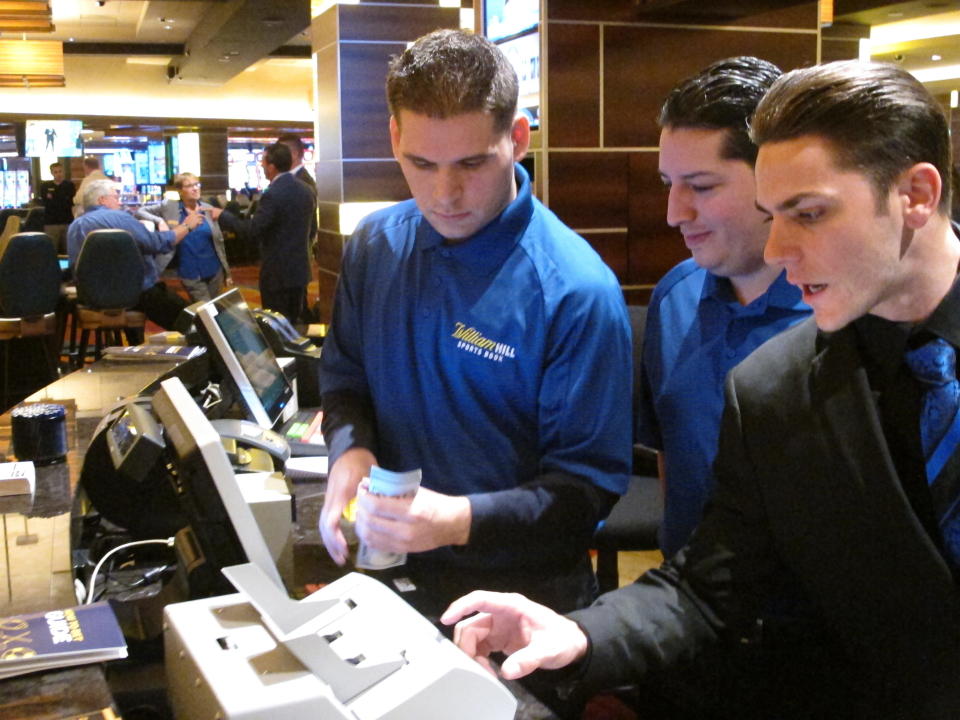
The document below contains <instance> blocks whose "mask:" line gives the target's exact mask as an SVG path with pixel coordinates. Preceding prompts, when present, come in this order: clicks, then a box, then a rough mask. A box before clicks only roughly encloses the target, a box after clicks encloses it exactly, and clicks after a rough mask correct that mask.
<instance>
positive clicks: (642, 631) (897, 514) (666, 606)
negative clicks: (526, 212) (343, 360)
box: [443, 62, 960, 720]
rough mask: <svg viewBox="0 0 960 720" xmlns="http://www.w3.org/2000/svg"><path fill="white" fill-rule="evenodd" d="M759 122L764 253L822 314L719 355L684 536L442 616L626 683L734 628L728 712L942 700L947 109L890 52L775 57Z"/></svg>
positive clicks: (951, 443) (526, 663) (946, 687)
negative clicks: (645, 559)
mask: <svg viewBox="0 0 960 720" xmlns="http://www.w3.org/2000/svg"><path fill="white" fill-rule="evenodd" d="M751 134H752V137H753V138H754V141H755V142H756V144H757V145H758V146H759V148H760V150H759V154H758V156H757V163H756V179H757V205H758V206H759V207H760V208H761V209H762V211H763V212H764V213H765V214H767V215H768V217H769V218H770V235H769V238H768V240H767V246H766V254H765V257H766V259H767V261H768V262H770V263H771V264H775V265H778V266H780V267H783V268H784V269H785V270H786V271H787V278H788V279H789V280H790V282H791V283H793V284H795V285H797V286H798V287H800V288H801V290H802V291H803V297H804V300H805V301H806V302H807V304H809V305H810V306H811V307H812V308H813V315H814V317H813V318H811V319H810V320H808V321H805V322H802V323H800V324H799V325H797V326H795V327H793V328H790V329H789V330H786V331H784V332H783V333H781V334H780V335H778V336H777V337H775V338H773V339H771V340H770V341H769V342H767V343H765V344H764V345H763V346H761V347H760V348H759V349H758V350H756V351H755V352H754V353H753V354H751V355H750V356H749V357H748V358H747V359H746V360H745V361H743V362H742V363H741V364H740V365H738V366H737V367H736V368H734V369H733V370H732V371H731V372H730V374H729V376H728V378H727V385H726V408H725V410H724V417H723V425H722V427H721V431H720V446H719V452H718V455H717V460H716V463H715V465H714V468H715V469H714V472H715V477H716V488H715V491H714V494H713V497H712V499H711V501H710V503H709V504H708V506H707V510H706V513H705V514H704V518H703V521H702V522H701V524H700V526H699V527H698V528H697V530H696V531H695V532H694V534H693V536H692V537H691V538H690V542H689V544H688V545H687V546H686V547H685V548H684V549H682V550H681V551H680V552H679V553H677V554H676V555H675V556H674V558H673V559H672V560H670V561H668V562H667V563H666V564H664V565H663V566H662V567H660V568H659V569H656V570H652V571H650V572H648V573H646V574H645V575H644V576H643V577H641V578H640V579H639V580H638V581H637V582H636V583H634V584H632V585H629V586H626V587H623V588H620V589H619V590H616V591H614V592H611V593H608V594H606V595H604V596H602V597H601V598H600V599H599V600H598V601H597V603H596V604H595V605H594V606H593V607H591V608H588V609H585V610H581V611H578V612H575V613H572V614H571V615H570V616H569V617H568V618H565V617H562V616H560V615H557V614H556V613H554V612H552V611H550V610H548V609H547V608H545V607H542V606H539V605H536V604H535V603H532V602H530V601H529V600H526V599H523V598H522V597H520V596H502V595H497V594H487V593H482V592H481V593H477V594H474V595H471V596H467V597H465V598H463V599H461V600H458V601H457V602H456V603H454V605H453V606H451V608H450V609H449V610H448V612H447V613H446V615H445V616H444V618H443V620H444V622H447V623H453V622H455V621H457V620H459V619H460V618H462V617H464V616H466V615H470V614H472V613H474V612H479V613H480V614H478V615H476V616H474V617H473V618H471V619H469V620H466V621H464V622H463V623H461V624H460V625H459V626H458V627H457V629H456V630H455V635H456V636H457V639H458V642H459V644H460V646H461V647H462V648H463V649H464V650H466V651H467V652H468V653H469V654H471V655H474V656H476V657H477V658H478V659H480V660H481V661H483V662H488V661H487V660H486V658H487V657H488V656H489V655H490V654H491V653H493V652H497V651H505V652H507V653H508V654H509V657H507V658H506V660H504V662H503V664H502V666H501V667H502V673H503V675H504V677H511V678H515V677H520V676H522V675H525V674H526V673H529V672H531V671H532V670H534V669H535V668H554V669H557V668H562V667H568V666H573V667H569V669H568V673H570V674H569V675H568V676H567V678H566V679H567V680H570V681H571V682H576V684H577V685H579V687H581V688H582V689H584V690H590V689H596V688H600V687H608V688H609V687H618V686H623V685H630V684H635V683H639V682H642V681H643V680H644V679H645V678H650V677H651V676H653V677H657V673H658V672H659V673H665V672H668V671H672V672H676V671H677V669H678V668H679V667H682V666H684V665H686V664H689V663H690V662H693V661H694V660H695V659H696V658H697V657H699V656H700V655H702V654H703V653H704V652H707V651H708V649H710V648H715V649H719V650H721V651H722V652H723V657H726V658H729V657H730V656H731V655H732V654H733V653H734V652H736V651H737V649H738V648H739V649H740V650H741V651H743V650H747V651H749V652H751V653H752V654H754V656H755V657H756V660H757V661H756V663H755V665H754V672H753V673H752V674H751V675H750V676H749V681H750V686H751V689H752V691H753V695H752V697H751V699H750V701H749V702H739V703H738V702H736V701H734V700H731V699H730V698H727V702H726V705H725V712H724V713H723V715H725V716H727V717H736V718H744V717H746V718H750V717H758V718H772V717H776V718H827V717H829V718H878V719H885V718H889V719H890V720H893V719H894V718H897V719H900V718H910V719H911V720H934V719H938V720H939V719H942V718H950V717H955V716H956V714H957V709H958V708H960V587H958V583H957V577H958V574H957V573H958V569H960V517H958V513H957V506H958V501H960V452H957V438H956V437H955V433H954V430H955V429H956V425H957V422H960V421H958V420H957V419H956V418H957V403H958V400H960V383H958V381H957V378H956V348H957V347H958V346H960V321H958V318H960V281H958V278H957V268H958V264H960V240H958V238H957V236H956V235H955V234H954V231H953V229H952V227H951V223H950V181H949V178H950V163H951V148H950V132H949V123H948V121H947V118H946V116H945V115H944V111H943V109H942V107H941V105H940V103H939V102H938V101H937V100H936V99H935V98H934V97H933V96H932V95H931V94H930V92H929V91H928V90H927V89H926V88H924V86H923V85H921V84H920V82H919V81H917V80H916V79H915V78H914V77H913V76H912V75H910V74H909V73H908V72H906V71H905V70H904V69H903V68H901V67H899V66H896V65H892V64H881V63H858V62H838V63H828V64H825V65H820V66H815V67H810V68H805V69H802V70H794V71H792V72H789V73H787V74H785V75H784V76H782V77H781V78H780V79H779V80H777V81H776V82H775V83H774V85H773V86H772V87H771V89H770V90H769V91H768V93H767V94H766V95H765V96H764V98H763V100H762V101H761V102H760V104H759V106H758V107H757V110H756V113H755V114H754V116H753V119H752V121H751ZM951 423H953V425H952V426H951ZM941 437H942V439H941ZM758 614H760V615H761V617H762V622H761V623H759V624H758V623H756V621H755V618H756V617H757V616H758ZM558 682H559V681H558ZM723 699H724V698H719V700H721V701H723ZM639 703H640V708H641V709H640V711H639V712H640V716H641V717H646V716H645V715H643V710H642V707H643V697H642V696H641V697H640V699H639Z"/></svg>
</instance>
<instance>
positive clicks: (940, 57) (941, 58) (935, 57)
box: [930, 53, 943, 62]
mask: <svg viewBox="0 0 960 720" xmlns="http://www.w3.org/2000/svg"><path fill="white" fill-rule="evenodd" d="M930 59H931V60H933V61H934V62H937V61H938V60H943V56H942V55H937V54H936V53H934V54H933V55H931V56H930Z"/></svg>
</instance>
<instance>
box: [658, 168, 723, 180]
mask: <svg viewBox="0 0 960 720" xmlns="http://www.w3.org/2000/svg"><path fill="white" fill-rule="evenodd" d="M659 173H660V177H662V178H665V177H666V176H667V174H666V173H665V172H663V171H662V170H660V171H659ZM704 175H710V176H716V175H717V173H715V172H711V171H709V170H696V171H694V172H691V173H686V174H685V175H681V176H680V179H681V180H693V179H694V178H698V177H703V176H704Z"/></svg>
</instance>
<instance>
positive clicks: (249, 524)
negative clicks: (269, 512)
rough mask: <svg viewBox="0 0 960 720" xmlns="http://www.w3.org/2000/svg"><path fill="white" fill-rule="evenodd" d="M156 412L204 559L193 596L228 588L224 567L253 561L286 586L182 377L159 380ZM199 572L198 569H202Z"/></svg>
mask: <svg viewBox="0 0 960 720" xmlns="http://www.w3.org/2000/svg"><path fill="white" fill-rule="evenodd" d="M153 412H154V413H155V414H156V416H157V419H158V420H159V421H160V423H161V424H162V425H163V430H164V435H165V436H166V438H167V442H168V446H169V445H172V446H173V465H174V467H175V469H176V477H175V485H176V487H177V496H178V497H179V499H180V504H181V507H182V510H183V512H184V515H185V517H186V521H187V523H188V527H189V529H190V531H191V532H190V533H188V534H187V535H186V536H185V537H186V538H190V541H191V542H195V543H196V547H194V548H190V549H189V553H188V554H189V555H190V556H194V557H196V558H197V559H200V560H202V562H201V563H194V567H195V568H197V569H196V570H194V572H193V573H192V574H191V576H190V594H191V595H193V596H199V595H211V594H216V593H223V592H230V591H231V588H230V584H229V583H227V582H226V580H225V578H224V577H223V576H222V575H221V573H220V571H221V569H222V568H224V567H229V566H231V565H239V564H242V563H246V562H251V563H253V564H254V565H256V566H257V567H259V568H260V569H261V570H263V572H264V573H266V575H267V576H268V577H269V578H270V579H271V580H272V581H273V582H274V583H276V585H277V587H279V588H281V589H283V588H284V585H283V580H282V579H281V578H280V573H279V571H278V570H277V566H276V564H275V563H274V561H273V558H272V557H271V555H270V550H269V548H268V547H267V543H266V541H265V540H264V538H263V534H262V533H261V532H260V528H259V527H258V526H257V521H256V519H255V518H254V516H253V512H252V511H251V510H250V507H249V505H247V503H246V501H245V500H244V497H243V494H242V493H241V491H240V486H239V485H238V484H237V480H236V476H235V475H234V471H233V468H232V467H231V466H230V461H229V460H228V459H227V454H226V451H225V450H224V449H223V445H221V443H220V436H219V435H218V434H217V431H216V430H214V428H213V426H212V425H211V424H210V421H209V420H207V418H206V416H205V415H204V414H203V411H202V410H200V408H199V407H198V406H197V404H196V402H194V400H193V398H192V397H191V396H190V393H189V392H188V391H187V389H186V388H185V387H184V385H183V382H182V381H181V380H180V379H179V378H176V377H174V378H169V379H167V380H164V381H163V382H162V383H160V389H159V390H158V391H157V392H156V394H155V395H154V396H153ZM181 554H182V553H181ZM198 570H199V572H198Z"/></svg>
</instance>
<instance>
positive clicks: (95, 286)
mask: <svg viewBox="0 0 960 720" xmlns="http://www.w3.org/2000/svg"><path fill="white" fill-rule="evenodd" d="M74 278H75V279H76V283H77V309H76V323H77V326H78V327H79V329H80V342H79V344H78V348H77V367H83V363H84V361H85V360H86V354H87V343H88V341H89V339H90V331H91V330H93V331H94V337H95V349H94V358H95V359H99V358H100V354H101V352H102V351H103V347H104V339H106V340H107V342H109V343H112V344H114V345H119V344H121V342H122V341H121V338H120V331H121V330H122V331H124V332H125V333H126V335H127V340H128V342H130V343H131V344H137V343H139V342H140V341H141V340H142V338H143V327H144V325H145V324H146V316H145V315H144V314H143V313H142V312H138V311H134V310H130V309H129V308H131V307H133V306H134V305H136V304H137V302H138V301H139V300H140V292H141V290H142V289H143V259H142V257H141V255H140V249H139V248H138V247H137V244H136V242H135V241H134V239H133V236H132V235H130V233H128V232H127V231H126V230H92V231H91V232H89V233H87V237H86V238H84V240H83V245H82V246H81V247H80V254H79V255H78V257H77V267H76V268H74Z"/></svg>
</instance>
